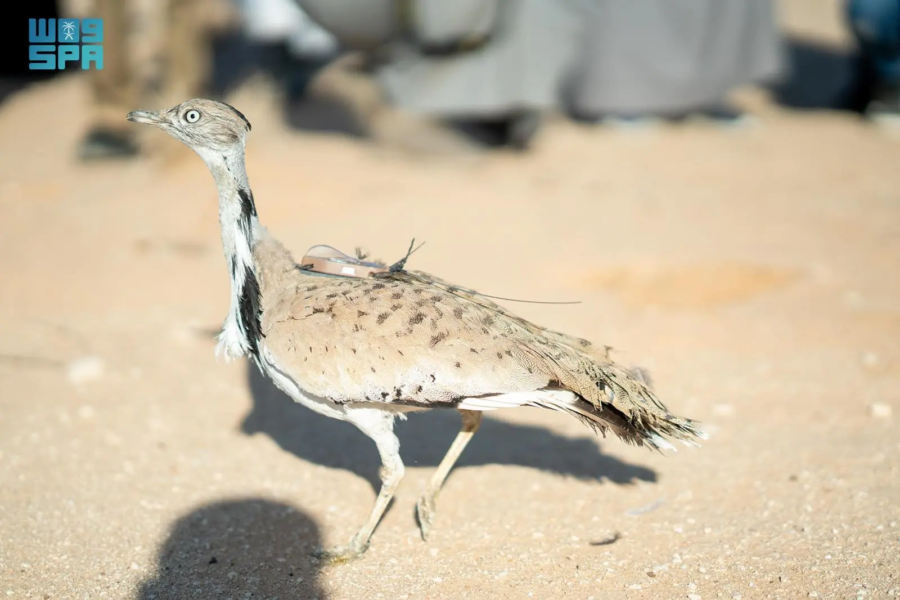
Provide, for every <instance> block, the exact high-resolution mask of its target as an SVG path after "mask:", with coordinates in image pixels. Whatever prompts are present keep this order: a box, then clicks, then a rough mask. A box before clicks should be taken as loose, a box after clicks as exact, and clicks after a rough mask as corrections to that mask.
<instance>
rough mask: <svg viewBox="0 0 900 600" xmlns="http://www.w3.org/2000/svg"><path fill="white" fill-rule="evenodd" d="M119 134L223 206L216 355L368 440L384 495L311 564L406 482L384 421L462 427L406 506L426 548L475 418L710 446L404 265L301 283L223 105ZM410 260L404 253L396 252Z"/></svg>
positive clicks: (305, 278) (373, 518) (575, 352)
mask: <svg viewBox="0 0 900 600" xmlns="http://www.w3.org/2000/svg"><path fill="white" fill-rule="evenodd" d="M128 120H130V121H134V122H136V123H146V124H149V125H154V126H156V127H159V128H160V129H162V130H163V131H165V132H167V133H168V134H169V135H171V136H173V137H174V138H176V139H178V140H180V141H181V142H183V143H184V144H186V145H187V146H188V147H190V148H192V149H193V150H194V151H195V152H196V153H197V154H198V155H199V156H200V158H202V159H203V160H204V162H206V165H207V166H208V167H209V169H210V171H212V175H213V177H214V178H215V182H216V187H217V188H218V192H219V220H220V224H221V227H222V243H223V245H224V250H225V258H226V260H227V262H228V272H229V274H230V276H231V308H230V310H229V312H228V316H227V317H226V319H225V321H224V325H223V328H222V332H221V333H220V335H219V337H218V344H217V347H216V352H217V354H223V355H224V356H225V357H227V358H235V357H239V356H245V355H246V356H248V357H249V358H250V359H251V360H253V361H254V362H255V363H256V365H257V366H258V367H259V369H260V370H261V371H262V372H263V373H264V374H265V375H268V376H269V377H270V378H271V379H272V380H273V381H274V382H275V384H276V385H277V386H278V387H279V388H280V389H281V390H283V391H284V392H285V393H287V394H288V395H289V396H290V397H291V398H293V399H294V400H295V401H296V402H299V403H300V404H302V405H304V406H306V407H307V408H310V409H311V410H313V411H315V412H317V413H320V414H323V415H325V416H328V417H331V418H334V419H339V420H342V421H349V422H350V423H352V424H353V425H355V426H356V427H358V428H359V429H360V430H362V432H363V433H365V434H366V435H368V436H369V437H370V438H372V440H374V442H375V445H376V446H377V448H378V452H379V454H380V456H381V462H382V465H383V468H382V469H381V481H382V485H381V490H380V492H379V494H378V497H377V499H376V501H375V506H374V508H373V509H372V513H371V515H370V516H369V518H368V520H367V521H366V522H365V524H364V525H363V526H362V528H361V529H360V530H359V532H358V533H357V534H356V535H355V536H354V537H353V538H352V539H351V541H350V543H349V544H348V545H346V546H341V547H338V548H335V549H332V550H319V551H318V554H319V556H321V557H323V558H327V559H329V560H331V561H334V562H340V561H344V560H349V559H352V558H355V557H358V556H360V555H362V554H363V553H364V552H365V551H366V549H367V548H368V547H369V540H370V538H371V536H372V533H373V531H374V530H375V527H376V526H377V524H378V522H379V520H380V519H381V517H382V515H383V513H384V511H385V509H386V508H387V506H388V503H389V502H390V500H391V498H392V497H393V495H394V492H395V490H396V489H397V486H398V485H399V483H400V480H401V479H402V478H403V474H404V466H403V461H402V460H401V458H400V443H399V441H398V440H397V437H396V436H395V435H394V432H393V426H394V420H395V418H397V417H398V416H401V417H402V416H404V413H405V412H408V411H416V410H427V409H437V408H442V409H455V410H458V411H459V412H460V413H461V414H462V428H461V430H460V432H459V434H458V435H457V437H456V439H455V440H454V442H453V444H452V445H451V447H450V449H449V450H448V452H447V454H446V456H445V457H444V459H443V460H442V461H441V463H440V465H439V466H438V468H437V471H436V472H435V474H434V476H433V477H432V479H431V480H430V483H429V485H428V486H427V488H426V491H425V493H424V495H423V496H422V497H421V498H420V499H419V502H418V504H417V506H416V508H417V516H418V521H419V526H420V528H421V531H422V536H423V538H427V536H428V533H429V530H430V529H431V527H432V523H433V519H434V515H435V498H436V497H437V495H438V493H439V491H440V489H441V486H442V485H443V483H444V480H445V479H446V477H447V475H448V474H449V472H450V470H451V469H452V467H453V465H454V463H455V462H456V460H457V458H458V457H459V455H460V453H461V452H462V451H463V449H464V448H465V446H466V444H467V443H468V441H469V440H470V439H471V437H472V435H474V433H475V432H476V431H477V430H478V426H479V424H480V422H481V416H482V412H483V411H486V410H492V409H498V408H509V407H518V406H532V407H540V408H546V409H550V410H556V411H561V412H564V413H567V414H570V415H572V416H574V417H577V418H578V419H580V420H581V421H583V422H584V423H586V424H587V425H589V426H591V427H592V428H593V429H594V430H595V431H598V432H600V433H602V434H603V435H605V434H606V432H607V431H612V432H613V433H615V434H616V435H617V436H618V437H620V438H621V439H623V440H625V441H626V442H629V443H632V444H636V445H639V446H649V447H651V448H655V449H658V450H659V449H673V448H674V447H673V446H672V444H671V443H669V442H668V441H667V440H666V439H665V436H668V437H670V438H672V439H674V440H679V441H681V442H683V443H685V444H687V445H696V438H701V439H705V435H704V433H703V432H702V430H701V429H700V427H699V425H698V424H697V423H696V422H695V421H692V420H690V419H685V418H680V417H676V416H673V415H672V414H671V413H669V411H668V409H667V408H666V407H665V405H663V403H662V402H660V401H659V399H658V398H657V397H656V395H655V393H654V391H653V390H652V388H651V386H650V385H649V380H648V379H646V378H645V377H644V376H643V375H642V374H641V373H640V372H639V371H633V370H629V369H626V368H624V367H622V366H620V365H618V364H616V363H615V362H613V361H612V360H610V358H609V352H608V350H609V349H608V348H605V347H604V348H603V349H600V348H598V347H596V346H594V345H592V344H591V343H590V342H588V341H587V340H583V339H578V338H575V337H570V336H568V335H564V334H561V333H557V332H555V331H550V330H548V329H545V328H543V327H539V326H537V325H534V324H532V323H530V322H528V321H526V320H524V319H521V318H519V317H516V316H515V315H513V314H511V313H509V312H508V311H507V310H505V309H503V308H502V307H500V306H498V305H497V304H495V303H494V302H492V301H490V300H488V299H487V298H486V297H484V296H481V295H478V294H476V293H475V292H472V291H470V290H467V289H465V288H460V287H458V286H454V285H452V284H449V283H446V282H444V281H442V280H440V279H438V278H436V277H433V276H431V275H428V274H426V273H422V272H420V271H407V270H406V269H405V268H404V265H405V260H406V259H403V260H401V261H400V262H398V263H397V264H395V265H393V266H392V267H391V268H390V269H384V270H382V272H379V273H375V274H374V275H369V276H367V277H345V276H334V275H323V274H320V273H314V272H311V271H310V270H309V269H308V268H306V266H305V265H299V264H297V263H296V262H295V261H294V259H293V258H292V256H291V254H290V253H289V252H288V251H287V250H286V249H285V248H284V246H282V245H281V244H280V243H279V242H278V241H277V240H275V239H273V238H272V237H271V236H270V235H269V233H268V232H267V230H266V229H265V228H264V227H262V226H261V225H260V223H259V221H258V220H257V213H256V206H255V203H254V198H253V193H252V192H251V191H250V185H249V183H248V181H247V174H246V171H245V168H244V147H245V142H246V138H247V135H248V133H249V131H250V123H249V121H248V120H247V118H246V117H245V116H244V115H243V114H241V113H240V112H239V111H238V110H236V109H235V108H234V107H232V106H230V105H227V104H223V103H220V102H214V101H211V100H203V99H196V100H190V101H188V102H184V103H182V104H179V105H178V106H175V107H173V108H170V109H168V110H165V111H162V112H159V113H156V112H149V111H143V110H137V111H133V112H131V113H129V114H128ZM407 256H408V254H407Z"/></svg>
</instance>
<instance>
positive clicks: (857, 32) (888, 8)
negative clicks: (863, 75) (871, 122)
mask: <svg viewBox="0 0 900 600" xmlns="http://www.w3.org/2000/svg"><path fill="white" fill-rule="evenodd" d="M846 9H847V19H848V21H849V24H850V29H851V31H852V32H853V34H854V36H856V39H857V41H858V43H859V49H860V52H861V54H862V57H861V58H862V61H863V65H862V67H863V69H865V70H866V71H867V72H868V73H870V74H871V80H872V81H871V83H870V84H869V86H870V87H869V89H868V90H867V95H868V98H867V102H866V105H865V109H864V111H865V114H866V115H867V116H869V117H870V118H873V119H881V118H891V119H898V118H900V0H849V2H847V5H846Z"/></svg>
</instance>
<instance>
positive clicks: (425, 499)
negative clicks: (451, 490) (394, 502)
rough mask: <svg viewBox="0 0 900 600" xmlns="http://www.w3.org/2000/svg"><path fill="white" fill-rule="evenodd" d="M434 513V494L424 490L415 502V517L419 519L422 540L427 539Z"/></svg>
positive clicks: (435, 511)
mask: <svg viewBox="0 0 900 600" xmlns="http://www.w3.org/2000/svg"><path fill="white" fill-rule="evenodd" d="M435 513H437V508H436V507H435V504H434V495H432V494H429V493H427V492H426V493H425V494H424V495H423V496H422V497H421V498H419V501H418V502H417V503H416V518H417V520H418V521H419V529H420V530H421V532H422V539H423V540H426V541H427V540H428V534H430V533H431V528H432V525H433V524H434V515H435Z"/></svg>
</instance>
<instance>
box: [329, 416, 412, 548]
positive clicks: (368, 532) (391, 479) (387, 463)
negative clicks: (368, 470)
mask: <svg viewBox="0 0 900 600" xmlns="http://www.w3.org/2000/svg"><path fill="white" fill-rule="evenodd" d="M364 410H365V409H364ZM359 412H360V413H362V412H363V410H360V411H359ZM372 413H374V414H372ZM363 416H364V417H365V418H364V419H355V418H351V419H349V420H350V421H351V422H352V423H354V424H355V425H356V426H357V427H359V428H360V429H362V431H363V432H364V433H366V434H367V435H368V436H370V437H371V438H372V439H374V440H375V444H376V446H377V447H378V453H379V454H380V455H381V464H382V467H381V490H380V491H379V492H378V497H377V498H375V506H374V507H373V508H372V512H371V514H369V518H368V520H367V521H366V522H365V524H364V525H363V526H362V528H360V530H359V531H358V532H357V533H356V535H354V536H353V539H351V540H350V543H349V544H347V545H346V546H338V547H337V548H332V549H331V550H322V549H320V550H317V551H316V552H315V553H314V554H315V556H317V557H319V558H323V559H326V560H328V561H329V562H331V563H332V564H338V563H343V562H348V561H351V560H353V559H356V558H359V557H361V556H362V555H363V554H364V553H365V551H366V550H368V549H369V540H370V538H371V537H372V533H374V531H375V528H376V527H377V526H378V522H379V521H381V517H382V516H383V515H384V511H385V510H386V509H387V507H388V504H390V503H391V499H392V498H393V497H394V493H395V492H396V491H397V487H398V486H399V485H400V481H401V480H402V479H403V474H404V472H405V468H404V466H403V461H402V460H401V458H400V441H399V440H398V439H397V436H396V435H394V432H393V431H392V428H393V418H394V417H393V415H390V414H385V413H382V411H373V410H371V409H369V410H367V411H366V413H365V414H364V415H363ZM369 416H374V419H370V418H369Z"/></svg>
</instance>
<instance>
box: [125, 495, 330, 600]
mask: <svg viewBox="0 0 900 600" xmlns="http://www.w3.org/2000/svg"><path fill="white" fill-rule="evenodd" d="M319 543H320V542H319V528H318V526H317V525H316V523H315V522H314V521H313V520H312V519H311V518H310V517H308V516H307V515H306V514H304V513H302V512H300V511H298V510H297V509H295V508H293V507H291V506H288V505H286V504H279V503H277V502H272V501H269V500H263V499H258V498H247V499H236V500H226V501H222V502H217V503H215V504H210V505H207V506H202V507H200V508H198V509H196V510H194V511H192V512H190V513H189V514H187V515H186V516H184V517H182V518H181V519H179V520H178V521H176V523H175V524H174V526H173V527H172V531H171V533H170V534H169V537H168V539H167V540H166V543H165V544H164V545H163V547H162V548H161V549H160V552H159V567H158V571H157V573H156V575H155V576H154V577H153V578H152V579H149V580H147V581H145V582H144V583H143V584H142V585H141V589H140V592H139V594H138V596H137V597H138V598H139V599H140V600H175V599H179V598H196V599H206V598H208V599H210V600H212V599H216V600H218V599H221V598H276V597H277V598H310V599H312V598H318V599H319V600H324V599H325V598H326V595H325V593H324V592H323V591H322V589H321V588H320V587H319V583H318V575H319V567H318V566H317V561H315V560H314V559H313V558H311V557H310V552H311V551H312V550H313V548H315V547H317V546H318V545H319ZM282 559H283V561H282Z"/></svg>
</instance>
